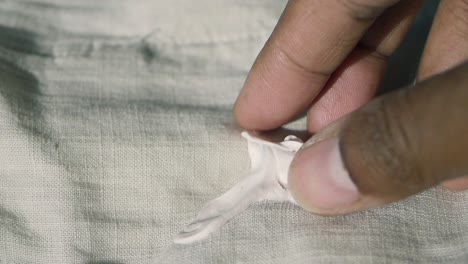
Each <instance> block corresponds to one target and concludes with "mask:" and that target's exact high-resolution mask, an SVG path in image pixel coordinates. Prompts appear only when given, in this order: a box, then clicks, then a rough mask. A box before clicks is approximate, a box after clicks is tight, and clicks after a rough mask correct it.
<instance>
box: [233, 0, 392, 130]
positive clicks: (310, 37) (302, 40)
mask: <svg viewBox="0 0 468 264" xmlns="http://www.w3.org/2000/svg"><path fill="white" fill-rule="evenodd" d="M397 1H398V0H380V1H371V0H359V1H358V0H343V1H338V0H332V1H320V0H295V1H289V2H288V4H287V6H286V9H285V11H284V12H283V15H282V17H281V19H280V21H279V23H278V25H277V27H276V28H275V30H274V32H273V33H272V36H271V37H270V39H269V40H268V41H267V43H266V45H265V47H264V48H263V50H262V51H261V52H260V54H259V56H258V58H257V60H256V62H255V64H254V66H253V67H252V70H251V71H250V74H249V76H248V78H247V80H246V83H245V85H244V87H243V89H242V91H241V93H240V95H239V97H238V99H237V101H236V104H235V107H234V114H235V116H236V119H237V121H238V123H239V124H240V125H241V126H243V127H245V128H247V129H257V130H268V129H273V128H277V127H279V126H281V125H283V124H285V123H287V122H288V121H290V120H291V119H293V118H295V117H296V116H297V115H299V114H300V113H302V112H304V111H305V110H306V109H307V108H308V106H309V105H310V104H311V102H312V101H313V99H314V98H315V96H316V95H317V94H318V93H319V92H320V90H321V89H322V87H323V85H324V84H325V83H326V81H327V80H328V78H329V77H330V75H331V73H333V72H334V71H335V70H336V68H337V67H338V66H339V65H340V64H341V63H342V62H343V60H344V59H345V58H346V57H347V55H348V54H349V53H350V51H351V50H352V49H353V48H354V47H355V46H356V44H357V43H358V41H359V40H360V39H361V37H362V36H363V34H364V33H365V32H366V30H367V29H368V28H369V26H370V25H371V24H372V23H373V21H374V20H375V18H376V17H377V16H378V15H379V14H380V13H381V12H382V11H383V10H384V9H385V8H387V7H389V6H390V5H392V4H395V3H396V2H397Z"/></svg>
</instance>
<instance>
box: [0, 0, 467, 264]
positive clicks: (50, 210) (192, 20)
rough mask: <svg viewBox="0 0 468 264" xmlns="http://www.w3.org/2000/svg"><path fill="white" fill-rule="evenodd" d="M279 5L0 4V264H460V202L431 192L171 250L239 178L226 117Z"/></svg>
mask: <svg viewBox="0 0 468 264" xmlns="http://www.w3.org/2000/svg"><path fill="white" fill-rule="evenodd" d="M284 4H285V1H270V0H255V1H251V0H239V1H237V0H236V1H228V0H211V1H210V0H198V1H192V0H171V1H156V0H148V1H135V0H125V1H104V0H100V1H96V0H81V1H60V0H11V1H0V177H1V178H0V180H1V181H0V263H207V264H209V263H390V262H391V263H408V262H419V263H438V262H444V263H466V262H468V193H466V192H461V193H451V192H448V191H444V190H441V189H436V190H431V191H428V192H425V193H423V194H421V195H418V196H416V197H413V198H411V199H408V200H406V201H403V202H400V203H397V204H393V205H391V206H388V207H386V208H382V209H376V210H370V211H367V212H362V213H356V214H352V215H348V216H342V217H335V218H324V217H320V216H315V215H312V214H309V213H307V212H304V211H303V210H301V209H300V208H298V207H296V206H294V205H291V204H288V203H273V202H267V203H258V204H256V205H254V206H253V207H251V208H249V209H248V210H247V211H246V212H245V213H243V214H241V215H240V216H239V217H237V218H235V219H234V220H233V221H231V222H230V223H228V224H227V225H226V226H225V227H224V228H223V229H222V230H221V231H220V232H217V233H215V234H213V235H212V236H211V237H210V238H209V239H208V240H206V241H203V242H200V243H196V244H193V245H174V244H172V238H173V237H174V235H175V234H176V233H177V232H178V231H180V230H181V229H182V228H183V227H184V226H185V225H186V224H187V223H188V222H189V221H190V220H191V219H192V218H193V217H194V216H195V215H196V213H197V212H198V210H199V209H200V208H201V206H202V205H203V204H205V203H206V202H207V201H209V200H210V199H212V198H214V197H216V196H218V195H219V194H221V193H222V192H223V191H225V190H227V189H229V188H230V187H231V186H233V185H234V184H235V183H236V182H238V181H239V180H240V179H241V178H242V176H243V175H245V174H246V172H247V171H248V169H249V160H248V155H247V144H246V142H245V141H244V140H243V139H242V138H241V137H240V130H239V129H238V128H237V127H236V126H235V122H234V120H233V117H232V114H231V107H232V103H233V102H234V100H235V98H236V95H237V93H238V91H239V89H240V87H241V86H242V83H243V81H244V79H245V77H246V74H247V72H248V70H249V68H250V66H251V64H252V63H253V60H254V58H255V55H256V54H257V52H258V51H259V50H260V48H261V46H262V44H263V43H264V41H265V40H266V39H267V38H268V36H269V33H270V32H271V30H272V29H273V27H274V25H275V23H276V21H277V19H278V17H279V15H280V13H281V11H282V8H283V7H284ZM301 125H303V121H299V122H298V123H297V124H296V126H297V127H300V126H301Z"/></svg>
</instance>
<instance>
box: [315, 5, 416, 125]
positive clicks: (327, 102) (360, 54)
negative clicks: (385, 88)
mask: <svg viewBox="0 0 468 264" xmlns="http://www.w3.org/2000/svg"><path fill="white" fill-rule="evenodd" d="M422 2H423V1H421V0H417V1H402V2H399V3H397V4H396V5H394V6H392V7H391V8H389V9H387V10H386V11H385V12H384V13H383V14H382V15H381V16H379V18H378V19H377V20H376V22H375V23H374V24H373V25H372V27H371V28H370V29H369V30H368V31H367V32H366V34H365V35H364V37H363V38H362V40H361V41H360V42H359V44H358V46H357V47H356V48H355V49H354V50H353V51H352V52H351V54H350V55H349V56H348V57H347V58H346V60H345V61H344V62H343V63H342V64H341V65H340V66H339V67H338V69H337V70H336V71H335V72H334V73H333V74H332V76H331V78H330V79H329V80H328V82H327V84H326V85H325V87H324V88H323V90H322V91H321V93H320V95H319V96H318V97H317V98H315V100H314V102H313V103H312V106H311V107H310V109H309V111H308V119H307V121H308V126H307V127H308V130H309V131H310V132H313V133H316V132H318V131H319V130H321V129H322V128H323V127H325V126H327V125H328V124H330V123H331V122H333V121H335V120H337V119H338V118H340V117H342V116H343V115H345V114H347V113H350V112H352V111H354V110H356V109H357V108H359V107H361V106H362V105H364V104H365V103H367V102H369V101H370V100H371V98H372V97H373V96H374V95H375V93H376V90H377V88H378V86H379V84H380V82H381V80H382V78H383V76H384V73H385V69H386V65H387V59H388V57H389V56H390V55H392V54H393V52H394V51H395V50H396V49H397V48H398V46H399V45H400V43H401V42H402V41H403V38H404V37H405V35H406V33H407V31H408V29H409V27H410V26H411V24H412V22H413V20H414V18H415V17H416V15H417V13H418V11H419V9H420V7H421V5H422Z"/></svg>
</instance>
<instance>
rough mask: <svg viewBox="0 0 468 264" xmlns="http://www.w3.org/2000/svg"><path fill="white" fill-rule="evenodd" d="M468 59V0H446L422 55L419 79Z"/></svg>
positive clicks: (441, 6)
mask: <svg viewBox="0 0 468 264" xmlns="http://www.w3.org/2000/svg"><path fill="white" fill-rule="evenodd" d="M467 58H468V1H466V0H443V1H441V2H440V4H439V7H438V9H437V13H436V17H435V18H434V22H433V24H432V28H431V32H430V33H429V36H428V39H427V43H426V47H425V48H424V52H423V55H422V58H421V63H420V66H419V71H418V79H420V80H422V79H426V78H427V77H429V76H431V75H433V74H436V73H440V72H443V71H445V70H447V69H449V68H452V67H454V66H456V65H459V64H461V63H462V62H464V61H465V60H466V59H467Z"/></svg>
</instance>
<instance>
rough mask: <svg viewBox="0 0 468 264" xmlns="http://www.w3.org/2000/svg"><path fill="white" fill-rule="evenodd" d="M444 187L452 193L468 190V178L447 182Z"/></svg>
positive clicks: (443, 184)
mask: <svg viewBox="0 0 468 264" xmlns="http://www.w3.org/2000/svg"><path fill="white" fill-rule="evenodd" d="M442 186H444V187H445V188H447V189H449V190H452V191H463V190H468V177H462V178H458V179H453V180H448V181H445V182H443V183H442Z"/></svg>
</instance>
